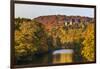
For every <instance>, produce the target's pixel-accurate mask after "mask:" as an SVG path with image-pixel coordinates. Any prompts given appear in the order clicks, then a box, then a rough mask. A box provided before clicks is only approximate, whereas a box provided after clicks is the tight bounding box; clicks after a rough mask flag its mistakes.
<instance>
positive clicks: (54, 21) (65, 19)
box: [34, 15, 94, 29]
mask: <svg viewBox="0 0 100 69" xmlns="http://www.w3.org/2000/svg"><path fill="white" fill-rule="evenodd" d="M34 20H35V21H36V22H39V23H42V24H43V25H45V27H46V28H47V29H50V28H51V27H56V26H62V25H65V24H67V25H68V24H72V25H73V24H79V23H83V24H87V23H94V19H93V18H90V17H83V16H66V15H47V16H39V17H37V18H34Z"/></svg>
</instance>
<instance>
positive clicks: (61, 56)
mask: <svg viewBox="0 0 100 69" xmlns="http://www.w3.org/2000/svg"><path fill="white" fill-rule="evenodd" d="M71 62H73V50H72V49H61V50H56V51H54V52H53V63H71Z"/></svg>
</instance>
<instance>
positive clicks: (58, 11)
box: [15, 4, 94, 19]
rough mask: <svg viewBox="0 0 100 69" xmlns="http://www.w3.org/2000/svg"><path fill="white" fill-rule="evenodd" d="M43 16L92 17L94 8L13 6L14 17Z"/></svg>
mask: <svg viewBox="0 0 100 69" xmlns="http://www.w3.org/2000/svg"><path fill="white" fill-rule="evenodd" d="M45 15H67V16H70V15H74V16H87V17H94V8H82V7H81V8H79V7H63V6H49V5H48V6H47V5H29V4H15V17H16V18H17V17H21V18H22V17H24V18H31V19H32V18H35V17H38V16H45Z"/></svg>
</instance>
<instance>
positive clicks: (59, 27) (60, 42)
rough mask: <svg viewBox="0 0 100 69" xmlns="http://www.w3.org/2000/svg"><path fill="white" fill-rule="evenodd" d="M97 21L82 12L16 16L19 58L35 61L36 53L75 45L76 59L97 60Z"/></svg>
mask: <svg viewBox="0 0 100 69" xmlns="http://www.w3.org/2000/svg"><path fill="white" fill-rule="evenodd" d="M94 25H95V23H94V19H93V18H89V17H82V16H65V15H50V16H40V17H37V18H34V19H28V18H15V46H14V48H15V58H16V60H17V61H20V60H24V59H25V60H26V61H31V60H32V57H34V55H36V54H44V53H48V52H52V51H53V50H58V49H73V50H74V56H75V57H76V58H75V59H74V60H76V62H77V61H80V60H81V61H82V62H88V61H94V60H95V57H94V55H95V44H94V41H95V37H94V34H95V30H94V27H95V26H94ZM77 57H78V59H77ZM17 61H16V63H17Z"/></svg>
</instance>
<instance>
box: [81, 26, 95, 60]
mask: <svg viewBox="0 0 100 69" xmlns="http://www.w3.org/2000/svg"><path fill="white" fill-rule="evenodd" d="M83 36H84V41H83V45H84V46H83V49H82V52H81V54H82V55H83V56H84V57H85V58H86V59H87V60H88V61H94V59H95V57H94V54H95V52H94V48H95V46H94V24H88V26H87V28H86V31H85V32H84V33H83Z"/></svg>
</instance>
